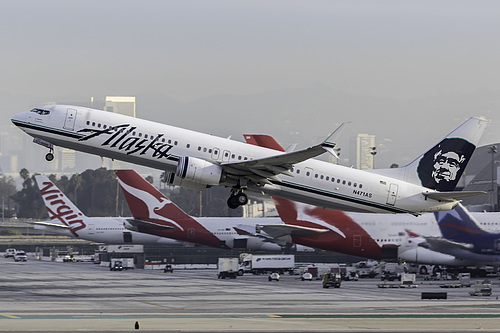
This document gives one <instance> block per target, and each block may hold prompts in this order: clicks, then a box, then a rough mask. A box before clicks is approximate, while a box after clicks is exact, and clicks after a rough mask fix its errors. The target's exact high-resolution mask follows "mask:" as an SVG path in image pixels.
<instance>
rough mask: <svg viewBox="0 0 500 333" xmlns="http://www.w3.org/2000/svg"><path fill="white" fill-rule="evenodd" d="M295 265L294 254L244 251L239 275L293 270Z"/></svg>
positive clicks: (241, 256)
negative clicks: (263, 253) (256, 253)
mask: <svg viewBox="0 0 500 333" xmlns="http://www.w3.org/2000/svg"><path fill="white" fill-rule="evenodd" d="M294 267H295V256H294V255H293V254H266V255H255V254H247V253H242V254H241V255H240V267H239V269H238V275H240V276H241V275H243V274H244V273H253V274H266V273H272V272H278V273H284V272H291V271H292V270H293V268H294Z"/></svg>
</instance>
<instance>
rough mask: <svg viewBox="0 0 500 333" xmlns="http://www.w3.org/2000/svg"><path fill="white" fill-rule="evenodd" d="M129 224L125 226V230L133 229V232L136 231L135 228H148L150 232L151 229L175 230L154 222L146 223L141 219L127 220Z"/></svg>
mask: <svg viewBox="0 0 500 333" xmlns="http://www.w3.org/2000/svg"><path fill="white" fill-rule="evenodd" d="M127 222H128V223H129V224H125V228H127V229H131V230H132V229H134V231H135V228H139V227H142V228H147V229H150V230H151V229H157V230H162V229H163V230H165V229H175V228H174V227H172V226H169V225H164V224H161V223H155V222H153V221H145V220H142V219H140V218H134V219H127Z"/></svg>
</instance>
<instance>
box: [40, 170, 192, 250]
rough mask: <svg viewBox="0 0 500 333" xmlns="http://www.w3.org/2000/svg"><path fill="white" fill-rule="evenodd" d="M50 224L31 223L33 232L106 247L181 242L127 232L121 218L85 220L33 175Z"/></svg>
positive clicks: (48, 182)
mask: <svg viewBox="0 0 500 333" xmlns="http://www.w3.org/2000/svg"><path fill="white" fill-rule="evenodd" d="M35 179H36V183H37V185H38V188H39V189H40V194H41V195H42V198H43V202H44V203H45V208H46V209H47V212H48V213H49V218H50V221H47V222H30V223H33V224H34V227H35V229H40V230H46V231H50V232H55V233H58V234H61V235H65V236H70V237H75V238H81V239H85V240H89V241H92V242H97V243H106V244H125V243H128V244H168V245H181V244H182V242H179V241H176V240H173V239H169V238H163V237H158V236H153V235H147V234H143V233H141V232H134V231H130V230H128V229H126V228H125V227H124V226H123V223H124V222H126V218H123V217H88V216H85V214H83V212H82V211H81V210H80V209H78V207H76V206H75V204H73V202H71V200H69V198H68V197H67V196H66V195H64V193H62V192H61V190H59V188H58V187H57V186H56V185H55V184H54V183H53V182H52V181H51V180H50V179H49V178H48V177H47V176H44V175H35Z"/></svg>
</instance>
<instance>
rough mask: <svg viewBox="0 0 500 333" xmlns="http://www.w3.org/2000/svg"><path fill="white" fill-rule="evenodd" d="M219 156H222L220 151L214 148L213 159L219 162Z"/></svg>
mask: <svg viewBox="0 0 500 333" xmlns="http://www.w3.org/2000/svg"><path fill="white" fill-rule="evenodd" d="M219 154H220V149H219V148H214V149H213V150H212V159H213V160H216V161H217V160H218V159H219Z"/></svg>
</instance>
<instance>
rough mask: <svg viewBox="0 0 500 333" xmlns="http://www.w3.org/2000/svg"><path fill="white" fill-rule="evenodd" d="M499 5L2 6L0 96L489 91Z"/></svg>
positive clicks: (499, 83)
mask: <svg viewBox="0 0 500 333" xmlns="http://www.w3.org/2000/svg"><path fill="white" fill-rule="evenodd" d="M499 18H500V2H499V1H493V0H492V1H457V0H449V1H436V0H432V1H402V0H397V1H374V0H370V1H353V0H346V1H334V0H324V1H323V0H307V1H305V0H304V1H294V0H276V1H272V0H264V1H258V0H257V1H255V0H252V1H239V0H227V1H222V0H215V1H206V0H203V1H189V0H188V1H186V0H183V1H164V0H158V1H155V0H149V1H148V0H144V1H123V0H121V1H102V0H99V1H92V0H91V1H67V0H61V1H50V0H48V1H39V0H32V1H23V0H7V1H3V2H2V10H1V11H0V27H1V30H0V37H1V38H0V40H1V43H2V46H1V50H2V51H1V56H0V59H1V62H0V73H1V80H0V93H3V94H9V95H14V96H18V95H26V94H27V95H30V96H35V97H39V98H40V99H41V100H60V99H66V100H68V98H69V97H72V98H78V97H81V98H85V99H86V98H88V97H89V96H93V95H96V94H102V95H113V94H120V95H127V94H129V95H137V94H140V93H144V92H155V91H161V92H162V93H166V94H167V95H169V96H170V97H172V98H174V99H177V100H180V101H184V102H187V101H193V100H196V99H198V98H200V97H204V96H209V95H212V94H252V93H257V92H262V91H266V90H269V89H288V88H295V87H303V86H307V85H310V84H313V83H315V82H320V83H323V84H326V85H328V86H330V87H332V88H334V89H339V90H342V91H345V92H350V93H356V94H367V95H375V96H384V97H396V98H405V97H414V96H425V95H428V94H435V93H439V92H443V91H453V92H470V91H477V90H483V89H499V88H500V77H499V75H498V74H499V62H500V42H499V36H498V34H499V32H500V19H499Z"/></svg>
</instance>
